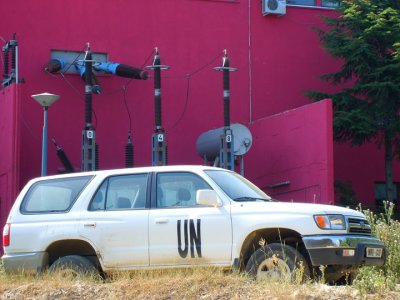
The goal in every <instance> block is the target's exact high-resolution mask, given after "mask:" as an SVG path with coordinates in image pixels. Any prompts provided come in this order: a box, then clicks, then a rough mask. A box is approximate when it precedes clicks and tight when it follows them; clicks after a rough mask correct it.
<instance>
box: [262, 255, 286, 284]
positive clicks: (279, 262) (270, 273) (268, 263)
mask: <svg viewBox="0 0 400 300" xmlns="http://www.w3.org/2000/svg"><path fill="white" fill-rule="evenodd" d="M290 273H291V272H290V268H289V266H288V264H287V263H286V262H285V261H284V260H283V259H281V258H279V257H277V256H276V255H273V256H272V257H269V258H267V259H265V260H263V261H262V262H261V264H260V265H259V266H258V269H257V279H269V280H271V279H272V280H280V279H288V278H290Z"/></svg>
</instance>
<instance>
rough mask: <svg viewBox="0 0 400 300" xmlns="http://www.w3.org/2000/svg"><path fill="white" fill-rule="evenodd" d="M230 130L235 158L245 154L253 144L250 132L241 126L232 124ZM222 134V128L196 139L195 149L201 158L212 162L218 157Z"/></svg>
mask: <svg viewBox="0 0 400 300" xmlns="http://www.w3.org/2000/svg"><path fill="white" fill-rule="evenodd" d="M230 128H231V130H232V133H233V154H234V155H235V156H240V155H244V154H246V153H247V151H249V150H250V148H251V145H252V143H253V137H252V135H251V132H250V130H249V129H248V128H247V127H246V126H244V125H242V124H232V125H231V126H230ZM223 134H224V127H220V128H217V129H213V130H209V131H206V132H204V133H202V134H201V135H200V136H199V137H198V138H197V142H196V149H197V153H198V154H199V155H200V157H201V158H203V159H206V160H208V161H214V160H215V159H216V158H217V157H218V156H219V152H220V147H221V136H222V135H223Z"/></svg>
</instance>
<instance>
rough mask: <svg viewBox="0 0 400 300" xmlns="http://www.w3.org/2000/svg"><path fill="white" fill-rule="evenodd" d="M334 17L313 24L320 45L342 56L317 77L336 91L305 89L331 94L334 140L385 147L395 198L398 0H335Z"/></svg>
mask: <svg viewBox="0 0 400 300" xmlns="http://www.w3.org/2000/svg"><path fill="white" fill-rule="evenodd" d="M339 2H340V5H339V6H338V9H337V10H338V12H339V14H338V16H337V17H333V18H331V17H324V21H325V24H326V25H327V26H326V28H325V29H321V28H316V30H317V32H318V34H319V36H320V40H321V41H322V44H323V46H324V48H325V49H326V50H327V51H328V53H329V54H330V55H332V56H333V57H334V58H337V59H340V60H341V61H343V64H342V66H341V68H340V70H339V71H337V72H335V73H329V74H324V75H322V76H321V78H322V79H323V80H325V81H327V82H329V83H330V84H332V85H336V86H338V87H340V88H339V89H338V91H339V92H338V93H334V94H328V93H323V92H315V91H313V92H307V94H308V96H309V97H311V98H313V99H315V100H321V99H324V98H331V99H332V102H333V108H334V116H333V124H334V137H335V140H336V141H338V142H350V143H351V144H352V145H362V144H364V143H367V142H373V143H375V144H376V145H377V146H378V147H381V146H383V147H384V149H385V181H386V195H387V200H388V201H393V194H392V190H393V176H392V162H393V159H394V157H395V156H399V155H400V0H343V1H339Z"/></svg>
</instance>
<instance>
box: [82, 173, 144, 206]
mask: <svg viewBox="0 0 400 300" xmlns="http://www.w3.org/2000/svg"><path fill="white" fill-rule="evenodd" d="M147 178H148V175H147V174H131V175H120V176H111V177H109V178H107V179H106V180H105V181H104V182H103V183H102V185H101V186H100V188H99V189H98V190H97V192H96V194H95V195H94V197H93V199H92V201H91V203H90V205H89V210H90V211H96V210H124V209H141V208H145V207H146V189H147Z"/></svg>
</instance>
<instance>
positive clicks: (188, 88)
mask: <svg viewBox="0 0 400 300" xmlns="http://www.w3.org/2000/svg"><path fill="white" fill-rule="evenodd" d="M222 55H223V53H222V52H221V53H219V54H218V55H217V56H215V57H214V58H213V59H212V60H210V61H209V62H208V63H206V64H204V65H203V66H201V67H200V68H198V69H196V70H194V71H193V72H192V73H188V74H186V75H185V78H186V80H187V81H186V82H187V83H186V99H185V104H184V107H183V111H182V113H181V114H180V116H179V118H178V119H177V120H176V121H175V123H174V124H173V125H172V126H171V127H170V128H169V129H168V130H166V132H169V131H171V130H172V129H174V128H175V127H176V126H177V125H178V123H179V122H180V121H182V119H183V116H184V115H185V113H186V110H187V107H188V104H189V90H190V78H191V77H192V76H194V75H196V74H197V73H200V72H201V71H203V70H204V69H205V68H206V67H208V66H209V65H211V64H212V63H213V62H215V61H216V60H217V59H218V58H220V57H221V56H222ZM180 77H181V76H180ZM180 77H178V76H176V78H180ZM168 78H171V77H168Z"/></svg>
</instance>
